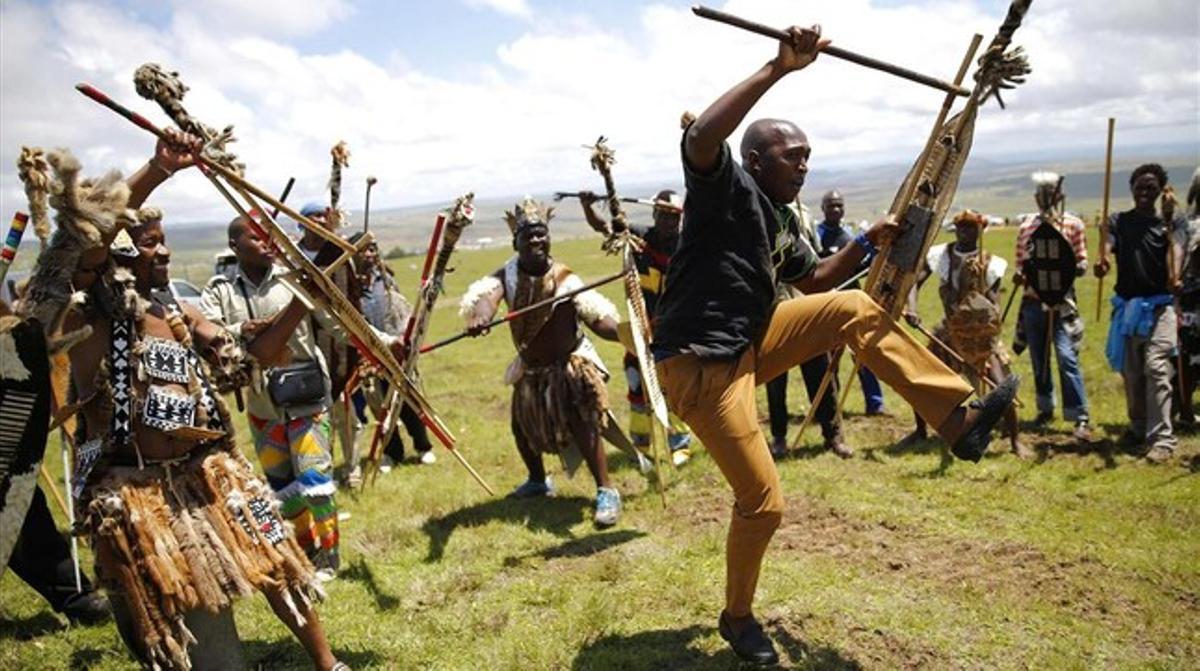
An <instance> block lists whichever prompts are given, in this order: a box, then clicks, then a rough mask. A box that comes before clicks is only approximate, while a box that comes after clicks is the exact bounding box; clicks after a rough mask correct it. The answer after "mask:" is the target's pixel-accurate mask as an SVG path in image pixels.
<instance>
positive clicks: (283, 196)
mask: <svg viewBox="0 0 1200 671" xmlns="http://www.w3.org/2000/svg"><path fill="white" fill-rule="evenodd" d="M295 185H296V178H295V177H288V181H287V185H286V186H284V187H283V193H281V194H279V202H281V203H286V202H287V199H288V196H289V195H291V193H292V187H293V186H295ZM278 216H279V208H275V209H273V210H271V217H272V218H274V217H278Z"/></svg>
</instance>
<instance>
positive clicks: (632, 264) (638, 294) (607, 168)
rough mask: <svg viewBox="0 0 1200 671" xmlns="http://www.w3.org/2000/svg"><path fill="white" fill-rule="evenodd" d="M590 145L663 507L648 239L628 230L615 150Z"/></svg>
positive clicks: (660, 403)
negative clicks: (644, 254) (644, 248)
mask: <svg viewBox="0 0 1200 671" xmlns="http://www.w3.org/2000/svg"><path fill="white" fill-rule="evenodd" d="M591 149H592V157H591V164H592V168H593V169H595V170H596V172H598V173H600V176H601V177H602V178H603V179H604V190H605V193H606V194H607V196H608V211H609V215H610V216H611V220H610V223H611V226H612V235H610V237H609V239H608V240H606V241H605V242H604V248H605V249H606V250H608V251H609V252H610V253H613V252H618V251H619V252H620V254H621V266H622V269H623V270H624V284H625V308H626V311H627V313H628V314H629V324H630V334H631V336H632V339H633V349H634V354H635V356H636V357H637V361H638V368H639V369H641V373H642V393H643V395H644V396H645V397H646V401H647V403H648V405H649V406H650V414H651V415H652V416H653V418H654V420H655V421H654V422H652V423H651V424H652V425H651V433H650V451H651V453H652V454H651V456H652V457H653V459H654V461H655V469H656V470H657V471H658V478H657V480H658V494H659V497H661V499H662V504H663V507H664V508H666V507H667V492H666V486H665V483H664V482H663V477H664V476H663V469H662V452H663V451H665V448H666V444H667V439H668V436H669V435H670V430H671V419H670V414H669V412H668V410H667V400H666V398H665V397H664V396H663V393H662V387H660V386H659V384H658V371H657V369H655V367H654V358H653V357H652V356H651V355H650V339H651V336H652V334H651V331H650V315H649V313H648V311H647V310H646V298H645V296H643V295H642V287H641V282H640V281H639V279H638V271H637V264H636V261H635V260H634V256H633V255H634V250H635V249H641V245H643V244H645V243H644V242H642V241H641V240H639V239H637V238H636V237H635V236H634V235H633V233H632V232H631V231H630V230H629V226H628V223H627V220H626V217H625V208H624V207H623V206H622V205H621V198H620V197H619V196H618V195H617V187H616V183H615V182H614V181H613V174H612V166H613V164H614V163H616V154H615V153H614V152H613V150H612V149H610V148H609V147H608V145H607V144H605V138H604V136H601V137H600V138H599V139H598V140H596V144H594V145H592V147H591ZM655 423H657V424H658V427H657V428H655V427H654V426H653V424H655ZM658 429H661V431H659V430H658ZM660 435H661V438H662V442H661V444H659V441H658V440H657V439H656V436H660ZM660 448H662V449H660Z"/></svg>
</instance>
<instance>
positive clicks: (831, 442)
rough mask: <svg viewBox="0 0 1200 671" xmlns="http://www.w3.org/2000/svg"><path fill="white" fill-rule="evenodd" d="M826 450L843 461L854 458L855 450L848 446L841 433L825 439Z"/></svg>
mask: <svg viewBox="0 0 1200 671" xmlns="http://www.w3.org/2000/svg"><path fill="white" fill-rule="evenodd" d="M825 449H827V450H829V451H830V452H833V453H834V454H836V455H838V456H839V457H841V458H843V459H850V458H853V457H854V448H852V447H850V446H849V445H847V444H846V441H845V440H844V439H843V438H842V434H841V432H840V431H839V432H838V433H835V434H833V435H832V436H830V437H828V438H826V439H825Z"/></svg>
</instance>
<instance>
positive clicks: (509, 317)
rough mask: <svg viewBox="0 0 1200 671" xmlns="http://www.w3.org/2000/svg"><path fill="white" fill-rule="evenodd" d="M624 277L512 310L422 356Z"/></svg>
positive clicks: (425, 349) (439, 343) (429, 347)
mask: <svg viewBox="0 0 1200 671" xmlns="http://www.w3.org/2000/svg"><path fill="white" fill-rule="evenodd" d="M623 277H625V271H621V272H619V273H613V274H612V275H608V276H606V277H602V278H600V279H598V280H596V281H595V282H589V283H588V284H585V285H583V286H581V287H579V288H578V289H572V290H571V291H568V292H566V293H564V294H562V295H561V296H551V297H550V298H547V299H545V300H540V301H538V302H536V303H533V304H531V305H526V306H525V307H523V308H519V309H517V310H512V311H510V312H509V313H508V314H506V315H504V316H503V317H498V318H496V319H493V320H492V321H490V322H488V323H486V324H484V325H483V326H478V327H476V328H473V329H468V330H466V331H463V332H461V333H456V334H455V335H452V336H450V337H449V338H446V339H444V340H439V341H437V342H435V343H429V344H428V345H425V346H423V347H421V354H426V353H428V352H432V351H434V350H436V349H441V348H443V347H445V346H446V345H452V344H454V343H456V342H458V341H459V340H462V339H463V338H466V337H468V336H473V335H481V334H482V333H484V332H487V331H488V330H490V329H491V328H492V327H495V326H499V325H500V324H504V323H506V322H511V321H513V320H516V319H520V318H521V317H524V316H525V315H527V314H529V313H530V312H533V311H534V310H539V309H541V308H544V307H546V306H547V305H556V304H558V303H562V302H563V301H567V300H570V299H571V298H574V297H575V296H577V295H578V294H581V293H583V292H585V291H590V290H592V289H595V288H596V287H599V286H602V285H605V284H608V283H609V282H615V281H617V280H619V279H621V278H623Z"/></svg>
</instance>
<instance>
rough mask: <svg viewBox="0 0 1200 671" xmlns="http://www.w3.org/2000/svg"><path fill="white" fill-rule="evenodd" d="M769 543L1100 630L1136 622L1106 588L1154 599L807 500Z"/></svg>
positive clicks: (1138, 609)
mask: <svg viewBox="0 0 1200 671" xmlns="http://www.w3.org/2000/svg"><path fill="white" fill-rule="evenodd" d="M794 500H795V499H794ZM775 544H776V547H779V548H782V549H785V550H787V551H789V552H798V553H801V554H814V555H823V556H826V557H834V558H838V559H845V560H847V561H852V562H854V563H855V564H857V565H859V566H864V567H866V568H868V569H869V570H872V571H878V572H881V573H892V572H894V573H902V574H904V575H905V576H907V577H910V578H916V579H919V580H922V581H929V582H932V583H936V584H938V585H944V586H946V590H947V591H949V592H954V591H961V590H963V589H966V590H968V591H970V592H971V593H975V594H979V595H981V596H984V595H988V594H1004V595H1005V596H1006V598H1010V599H1012V598H1016V599H1018V600H1020V601H1027V602H1033V603H1037V602H1040V603H1045V604H1048V605H1050V606H1052V607H1054V608H1055V609H1059V610H1065V611H1067V612H1071V613H1073V614H1075V615H1078V616H1079V617H1083V618H1086V619H1089V620H1098V621H1101V622H1105V623H1107V624H1118V623H1119V622H1120V621H1124V622H1126V623H1128V622H1131V621H1136V620H1138V619H1141V618H1142V617H1143V611H1144V609H1145V606H1144V604H1141V603H1138V602H1136V601H1134V600H1132V599H1130V598H1129V597H1127V596H1126V595H1124V594H1123V593H1122V592H1123V591H1122V590H1116V589H1113V588H1114V587H1115V586H1116V585H1119V584H1123V583H1130V582H1135V583H1143V585H1144V586H1151V587H1153V588H1154V589H1155V590H1156V591H1160V592H1162V590H1161V589H1160V588H1159V587H1158V586H1157V585H1156V584H1155V583H1154V582H1153V581H1151V580H1150V579H1148V578H1146V577H1143V576H1140V575H1137V574H1134V573H1131V572H1127V571H1121V570H1119V569H1116V568H1113V567H1110V566H1106V565H1104V564H1103V563H1101V562H1100V561H1098V560H1096V559H1095V558H1092V557H1088V556H1079V557H1074V558H1070V559H1056V558H1051V557H1048V556H1047V555H1046V554H1045V553H1043V552H1042V551H1041V550H1039V549H1037V548H1035V547H1032V546H1029V545H1025V544H1021V543H1017V542H1014V541H1007V540H997V541H989V540H984V539H976V538H947V537H945V536H939V535H935V534H931V533H929V532H927V531H924V530H922V529H918V528H915V527H912V526H909V525H905V524H900V523H896V522H893V521H890V520H883V521H879V522H872V521H867V520H863V519H860V518H856V517H853V516H851V515H848V514H846V513H844V512H842V511H839V510H836V509H833V508H830V507H829V506H827V505H825V504H822V503H821V502H818V501H812V500H803V499H800V500H795V503H794V504H793V505H792V506H791V514H789V515H786V516H785V518H784V523H783V525H782V526H781V527H780V529H779V531H778V532H777V533H776V536H775ZM1164 595H1165V596H1168V597H1170V598H1172V600H1173V601H1174V602H1175V603H1176V604H1178V606H1179V607H1180V608H1181V610H1183V611H1187V612H1190V613H1191V615H1192V616H1193V617H1195V616H1197V615H1200V610H1198V609H1197V608H1196V605H1197V599H1196V598H1195V595H1188V597H1183V596H1182V595H1180V594H1179V592H1178V590H1172V593H1171V594H1166V593H1165V592H1164ZM1181 614H1182V613H1181Z"/></svg>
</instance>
